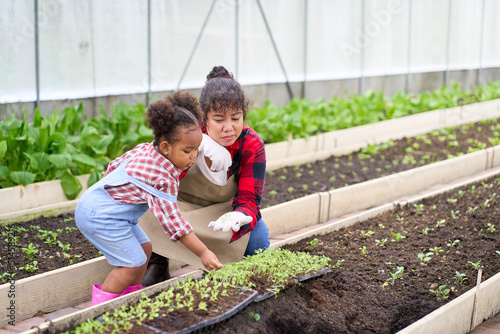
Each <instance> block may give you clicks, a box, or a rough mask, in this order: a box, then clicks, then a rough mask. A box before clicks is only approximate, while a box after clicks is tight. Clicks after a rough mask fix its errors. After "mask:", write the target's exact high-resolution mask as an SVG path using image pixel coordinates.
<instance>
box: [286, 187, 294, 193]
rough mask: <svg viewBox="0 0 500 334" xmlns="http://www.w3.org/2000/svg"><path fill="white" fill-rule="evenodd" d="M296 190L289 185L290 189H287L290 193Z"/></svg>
mask: <svg viewBox="0 0 500 334" xmlns="http://www.w3.org/2000/svg"><path fill="white" fill-rule="evenodd" d="M294 190H295V189H293V187H288V189H287V191H288V193H289V194H291V193H293V191H294Z"/></svg>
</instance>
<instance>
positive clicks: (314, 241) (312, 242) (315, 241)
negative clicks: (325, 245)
mask: <svg viewBox="0 0 500 334" xmlns="http://www.w3.org/2000/svg"><path fill="white" fill-rule="evenodd" d="M317 244H318V238H314V239H312V240H311V241H309V245H311V247H312V248H314V247H316V245H317Z"/></svg>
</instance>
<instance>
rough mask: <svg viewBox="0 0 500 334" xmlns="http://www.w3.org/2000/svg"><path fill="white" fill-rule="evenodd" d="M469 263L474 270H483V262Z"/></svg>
mask: <svg viewBox="0 0 500 334" xmlns="http://www.w3.org/2000/svg"><path fill="white" fill-rule="evenodd" d="M467 263H468V264H470V265H471V266H472V269H476V270H479V269H481V268H483V266H482V265H481V260H479V261H477V262H472V261H467Z"/></svg>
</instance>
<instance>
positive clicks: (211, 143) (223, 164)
mask: <svg viewBox="0 0 500 334" xmlns="http://www.w3.org/2000/svg"><path fill="white" fill-rule="evenodd" d="M198 149H199V150H200V154H203V155H204V156H205V158H208V159H209V160H210V161H211V164H208V163H207V165H208V167H209V168H210V169H211V170H212V171H214V172H218V171H221V170H222V171H224V172H226V173H227V170H228V169H229V167H230V166H231V164H232V163H233V161H232V159H231V154H230V153H229V151H228V150H227V149H226V148H225V147H224V146H222V145H221V144H219V143H217V142H216V141H215V140H213V139H212V138H210V136H208V135H206V134H203V139H202V141H201V145H200V147H199V148H198Z"/></svg>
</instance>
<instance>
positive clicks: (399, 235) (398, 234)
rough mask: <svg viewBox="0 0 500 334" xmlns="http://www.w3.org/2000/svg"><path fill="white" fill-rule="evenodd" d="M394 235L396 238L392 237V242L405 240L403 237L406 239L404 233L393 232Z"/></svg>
mask: <svg viewBox="0 0 500 334" xmlns="http://www.w3.org/2000/svg"><path fill="white" fill-rule="evenodd" d="M392 236H393V237H394V239H391V241H392V242H398V241H400V240H403V239H406V236H404V235H402V234H401V233H399V232H398V233H394V232H393V233H392Z"/></svg>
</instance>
